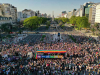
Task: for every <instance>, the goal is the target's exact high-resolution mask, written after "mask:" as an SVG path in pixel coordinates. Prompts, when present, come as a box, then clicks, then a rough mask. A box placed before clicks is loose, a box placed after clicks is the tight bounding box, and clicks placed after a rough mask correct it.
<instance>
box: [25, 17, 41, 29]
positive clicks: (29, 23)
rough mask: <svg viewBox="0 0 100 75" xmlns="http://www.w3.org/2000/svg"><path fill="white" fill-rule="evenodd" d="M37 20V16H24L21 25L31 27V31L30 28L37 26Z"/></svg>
mask: <svg viewBox="0 0 100 75" xmlns="http://www.w3.org/2000/svg"><path fill="white" fill-rule="evenodd" d="M38 20H39V18H38V17H37V16H33V17H29V18H26V19H25V20H24V24H23V25H24V26H25V27H26V28H29V29H31V31H32V29H36V28H38V25H39V21H38Z"/></svg>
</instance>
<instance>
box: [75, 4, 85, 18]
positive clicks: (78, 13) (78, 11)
mask: <svg viewBox="0 0 100 75" xmlns="http://www.w3.org/2000/svg"><path fill="white" fill-rule="evenodd" d="M83 14H84V6H83V5H81V6H80V8H79V9H77V10H76V11H75V15H76V16H80V17H82V16H83Z"/></svg>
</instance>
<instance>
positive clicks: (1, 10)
mask: <svg viewBox="0 0 100 75" xmlns="http://www.w3.org/2000/svg"><path fill="white" fill-rule="evenodd" d="M0 16H2V17H11V18H12V24H13V23H15V22H17V8H16V7H14V6H12V5H11V4H8V3H4V4H0Z"/></svg>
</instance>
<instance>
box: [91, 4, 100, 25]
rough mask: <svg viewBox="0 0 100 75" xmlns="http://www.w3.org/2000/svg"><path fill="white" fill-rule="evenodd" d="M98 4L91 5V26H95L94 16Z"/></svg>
mask: <svg viewBox="0 0 100 75" xmlns="http://www.w3.org/2000/svg"><path fill="white" fill-rule="evenodd" d="M98 4H100V3H95V4H93V5H92V18H91V25H94V24H95V14H96V6H97V5H98Z"/></svg>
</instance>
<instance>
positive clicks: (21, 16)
mask: <svg viewBox="0 0 100 75" xmlns="http://www.w3.org/2000/svg"><path fill="white" fill-rule="evenodd" d="M21 18H23V13H22V12H17V21H18V22H20V21H21Z"/></svg>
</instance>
